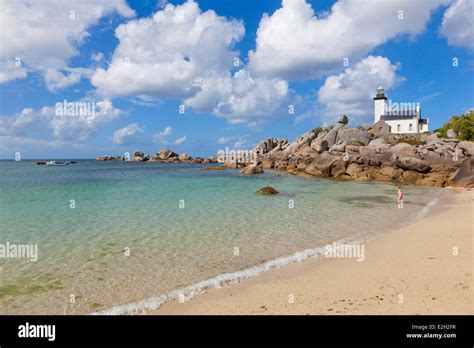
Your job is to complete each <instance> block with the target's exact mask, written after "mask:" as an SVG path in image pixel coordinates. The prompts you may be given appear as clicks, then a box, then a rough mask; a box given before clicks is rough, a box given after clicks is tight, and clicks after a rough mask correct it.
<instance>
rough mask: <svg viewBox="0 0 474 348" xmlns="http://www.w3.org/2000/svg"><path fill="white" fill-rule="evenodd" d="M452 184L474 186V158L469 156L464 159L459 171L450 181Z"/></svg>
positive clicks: (466, 186)
mask: <svg viewBox="0 0 474 348" xmlns="http://www.w3.org/2000/svg"><path fill="white" fill-rule="evenodd" d="M449 185H450V186H455V187H465V188H473V187H474V159H473V158H470V157H469V158H467V159H465V160H464V161H463V163H462V164H461V166H460V167H459V169H458V171H457V172H456V173H455V174H454V175H453V176H452V179H451V181H450V182H449Z"/></svg>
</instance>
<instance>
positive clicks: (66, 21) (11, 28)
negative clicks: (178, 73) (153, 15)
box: [0, 0, 134, 90]
mask: <svg viewBox="0 0 474 348" xmlns="http://www.w3.org/2000/svg"><path fill="white" fill-rule="evenodd" d="M113 12H116V13H118V14H120V15H121V16H123V17H131V16H133V15H134V11H133V10H131V9H130V8H129V7H128V6H127V4H126V2H125V0H69V1H63V0H43V1H29V0H3V1H2V4H1V6H0V22H1V23H2V43H1V45H0V63H1V64H0V65H1V67H2V68H1V71H0V83H3V82H7V81H10V80H13V79H15V78H22V77H25V76H26V75H27V73H28V72H29V71H39V72H41V73H42V74H44V75H45V78H46V83H47V87H48V88H52V89H53V90H54V88H62V87H66V86H69V85H71V84H73V83H76V82H78V81H79V79H80V77H79V76H78V74H79V75H80V73H81V71H76V72H68V71H67V68H68V62H69V59H70V58H72V57H74V56H76V55H77V54H78V53H79V52H78V49H77V48H78V46H79V45H81V44H82V43H83V41H84V39H85V38H86V37H87V36H88V35H89V33H88V31H87V30H88V28H90V27H91V26H92V25H94V24H95V23H97V22H98V20H99V19H100V18H101V17H103V16H105V15H109V14H111V13H113ZM17 58H18V59H19V60H17ZM15 62H20V63H21V64H20V65H19V66H17V65H15ZM66 72H68V75H66V74H65V73H66Z"/></svg>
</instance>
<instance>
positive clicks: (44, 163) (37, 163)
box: [36, 161, 46, 166]
mask: <svg viewBox="0 0 474 348" xmlns="http://www.w3.org/2000/svg"><path fill="white" fill-rule="evenodd" d="M36 165H37V166H45V165H46V162H44V161H39V162H36Z"/></svg>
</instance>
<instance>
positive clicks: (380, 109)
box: [374, 87, 387, 123]
mask: <svg viewBox="0 0 474 348" xmlns="http://www.w3.org/2000/svg"><path fill="white" fill-rule="evenodd" d="M386 101H387V97H386V96H385V91H384V89H383V87H379V88H377V94H376V95H375V98H374V123H377V122H378V121H379V120H380V116H382V115H384V114H385V107H386V103H385V102H386Z"/></svg>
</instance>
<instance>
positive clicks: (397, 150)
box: [389, 143, 416, 156]
mask: <svg viewBox="0 0 474 348" xmlns="http://www.w3.org/2000/svg"><path fill="white" fill-rule="evenodd" d="M389 152H390V153H393V154H395V155H396V156H416V148H415V147H414V146H412V145H410V144H406V143H399V144H397V145H395V146H394V147H392V148H391V149H390V150H389Z"/></svg>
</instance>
